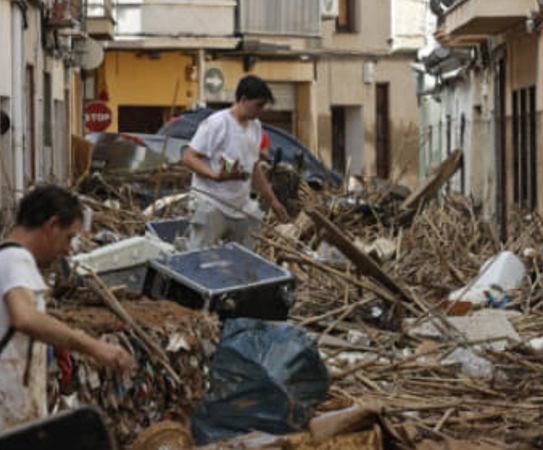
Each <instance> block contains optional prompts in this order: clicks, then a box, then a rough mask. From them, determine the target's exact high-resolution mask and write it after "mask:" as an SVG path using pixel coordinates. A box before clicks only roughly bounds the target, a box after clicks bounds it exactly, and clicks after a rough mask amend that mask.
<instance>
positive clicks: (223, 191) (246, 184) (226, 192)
mask: <svg viewBox="0 0 543 450" xmlns="http://www.w3.org/2000/svg"><path fill="white" fill-rule="evenodd" d="M261 140H262V125H261V124H260V121H259V120H249V121H248V123H247V125H246V126H241V125H240V123H239V122H238V121H237V120H236V119H235V118H234V116H232V113H231V110H230V109H224V110H222V111H219V112H217V113H214V114H212V115H211V116H209V117H208V118H207V119H206V120H204V121H203V122H202V123H201V124H200V126H199V127H198V130H197V131H196V134H195V135H194V137H193V138H192V141H191V143H190V146H191V147H192V148H193V149H194V150H196V151H197V152H198V153H199V154H201V155H204V156H206V157H207V158H208V163H209V166H210V168H211V170H213V171H215V172H219V171H220V169H221V158H222V157H223V156H226V157H227V158H230V159H232V160H238V161H239V167H240V171H243V172H247V173H248V174H249V175H250V176H249V178H248V179H247V180H234V181H221V182H217V181H213V180H210V179H209V178H203V177H201V176H199V175H198V174H196V173H195V174H194V175H193V178H192V185H193V186H194V187H195V188H197V189H198V190H200V191H205V192H209V193H210V194H212V195H213V196H215V197H218V198H220V199H221V200H224V201H225V202H227V203H228V204H231V205H234V206H235V207H237V208H240V209H244V208H246V207H247V206H248V204H249V199H250V197H249V195H250V193H251V178H252V173H253V168H254V165H255V163H256V162H257V161H258V158H259V151H260V141H261ZM205 198H206V200H208V201H210V202H211V203H213V204H214V205H215V206H216V207H217V208H218V209H219V210H220V211H222V212H223V213H224V214H226V215H227V216H229V217H234V218H244V217H246V216H245V215H244V214H243V213H241V212H239V211H236V210H235V209H233V208H229V207H228V206H226V205H225V204H224V203H221V202H220V201H217V200H214V199H213V198H211V197H208V196H205Z"/></svg>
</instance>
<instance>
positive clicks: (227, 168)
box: [215, 158, 250, 181]
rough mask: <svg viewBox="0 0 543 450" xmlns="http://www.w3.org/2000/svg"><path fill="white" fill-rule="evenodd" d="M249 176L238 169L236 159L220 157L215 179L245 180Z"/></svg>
mask: <svg viewBox="0 0 543 450" xmlns="http://www.w3.org/2000/svg"><path fill="white" fill-rule="evenodd" d="M249 176H250V175H249V173H247V172H244V171H242V170H240V165H239V161H238V160H236V161H233V162H232V161H226V160H225V159H224V158H221V170H220V171H219V173H218V174H217V176H216V178H215V181H233V180H247V179H249Z"/></svg>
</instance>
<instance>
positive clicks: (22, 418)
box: [0, 247, 47, 431]
mask: <svg viewBox="0 0 543 450" xmlns="http://www.w3.org/2000/svg"><path fill="white" fill-rule="evenodd" d="M17 287H24V288H28V289H30V290H32V291H34V294H35V298H36V307H37V308H38V309H39V310H40V311H44V310H45V298H44V297H45V293H46V291H47V285H46V284H45V282H44V281H43V278H42V276H41V274H40V271H39V269H38V267H37V265H36V261H35V260H34V257H33V256H32V254H31V253H30V252H29V251H28V250H26V249H24V248H16V247H9V248H5V249H3V250H0V299H1V300H0V339H1V338H2V337H3V336H4V335H5V333H6V331H7V330H8V329H9V326H10V317H9V311H8V309H7V306H6V303H5V301H4V296H5V294H6V293H7V292H9V291H10V290H11V289H13V288H17ZM29 341H30V339H29V338H28V336H26V335H24V334H22V333H18V332H16V333H15V334H14V335H13V337H12V339H11V341H10V342H9V344H8V345H7V346H6V347H5V348H4V350H3V352H2V354H1V355H0V431H3V430H6V429H8V428H11V427H13V426H15V425H19V424H21V423H25V422H28V421H29V420H34V419H38V418H40V417H43V416H45V414H46V413H47V380H46V346H45V345H43V344H40V343H38V342H35V343H34V347H33V354H32V358H31V363H30V372H29V374H30V377H29V383H28V387H25V386H24V385H23V377H24V372H25V369H26V364H27V352H28V345H29Z"/></svg>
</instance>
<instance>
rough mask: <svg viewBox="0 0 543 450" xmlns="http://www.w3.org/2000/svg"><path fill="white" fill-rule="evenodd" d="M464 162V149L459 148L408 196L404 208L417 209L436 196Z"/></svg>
mask: <svg viewBox="0 0 543 450" xmlns="http://www.w3.org/2000/svg"><path fill="white" fill-rule="evenodd" d="M461 163H462V150H460V149H457V150H455V151H454V152H452V153H451V155H450V156H449V157H448V158H447V159H446V160H445V161H443V162H442V163H441V165H440V166H439V167H438V168H437V169H436V170H435V171H434V172H432V174H431V175H430V176H429V177H428V178H427V179H426V181H425V182H424V183H423V184H421V185H420V186H419V187H418V188H417V189H415V191H414V192H413V193H412V194H411V195H410V196H409V197H407V198H406V199H405V200H404V202H403V203H402V204H401V206H400V208H401V209H402V210H406V209H417V208H418V207H419V206H421V205H423V204H424V203H426V202H427V201H428V200H430V199H431V198H432V197H434V196H435V195H436V194H437V193H438V192H439V190H440V189H441V187H442V186H443V185H444V184H445V183H446V182H447V181H449V179H450V178H451V177H452V176H453V175H454V174H455V172H456V171H457V170H458V169H459V168H460V165H461Z"/></svg>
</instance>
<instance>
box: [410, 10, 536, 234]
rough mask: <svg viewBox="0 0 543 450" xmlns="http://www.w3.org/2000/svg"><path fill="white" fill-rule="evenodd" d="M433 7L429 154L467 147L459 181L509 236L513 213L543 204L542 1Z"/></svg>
mask: <svg viewBox="0 0 543 450" xmlns="http://www.w3.org/2000/svg"><path fill="white" fill-rule="evenodd" d="M432 7H433V11H434V13H435V14H436V16H437V27H436V33H435V38H436V41H437V42H436V44H435V45H434V47H433V48H432V49H431V50H430V51H428V52H426V54H424V55H423V56H422V57H421V62H422V65H421V66H420V67H419V69H420V74H421V75H420V77H421V78H420V80H423V79H424V80H426V81H421V83H420V86H425V89H421V90H419V94H420V98H421V105H423V108H422V111H423V112H422V117H423V120H422V121H421V126H422V128H421V131H422V134H423V135H424V136H426V140H425V143H424V145H423V146H422V149H423V152H422V154H421V160H424V161H426V162H427V163H428V165H430V163H431V161H436V160H439V159H442V158H443V157H445V156H446V154H447V153H449V152H450V151H452V150H453V149H455V148H462V149H463V152H464V165H463V169H462V171H461V173H460V174H458V175H457V176H456V178H455V180H454V182H453V187H454V188H455V189H456V190H458V191H461V192H463V193H465V194H469V195H472V196H473V197H474V198H475V199H476V200H478V201H479V203H480V204H481V206H482V208H483V211H484V212H485V214H486V216H487V217H488V218H494V219H496V221H497V223H498V225H499V227H500V229H501V234H502V238H505V236H506V231H507V229H506V222H507V217H508V215H509V214H510V213H511V212H515V211H517V210H519V209H520V210H524V211H532V210H537V211H540V212H541V211H542V208H543V203H542V200H543V199H542V198H541V195H540V194H539V192H540V190H541V187H542V185H541V183H542V180H541V177H540V176H539V173H540V170H541V163H542V158H541V149H540V148H541V110H542V106H543V105H542V100H541V92H542V91H541V89H542V82H543V79H542V75H543V73H542V70H543V66H542V57H541V55H542V53H541V52H542V50H543V49H542V39H541V36H542V27H541V9H540V4H539V2H538V1H537V0H504V1H501V2H499V3H496V2H493V3H491V4H490V3H488V2H484V1H482V0H456V1H454V0H448V1H446V0H440V1H435V2H432ZM428 82H429V83H428ZM423 171H424V169H423Z"/></svg>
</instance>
